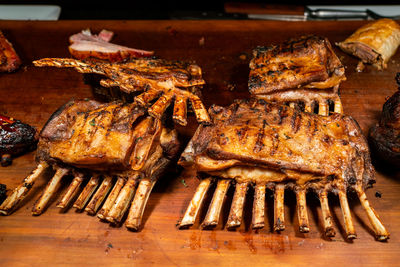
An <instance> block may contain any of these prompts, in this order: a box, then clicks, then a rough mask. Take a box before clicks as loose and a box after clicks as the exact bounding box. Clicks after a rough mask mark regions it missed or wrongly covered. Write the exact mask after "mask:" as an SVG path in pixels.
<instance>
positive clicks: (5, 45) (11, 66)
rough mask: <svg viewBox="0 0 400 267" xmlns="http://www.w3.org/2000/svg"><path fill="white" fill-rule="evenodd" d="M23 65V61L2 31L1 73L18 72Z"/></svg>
mask: <svg viewBox="0 0 400 267" xmlns="http://www.w3.org/2000/svg"><path fill="white" fill-rule="evenodd" d="M20 65H21V59H20V58H19V56H18V54H17V53H16V52H15V50H14V47H13V46H12V44H11V43H10V42H9V41H8V40H7V39H6V38H5V37H4V35H3V33H2V32H1V31H0V72H13V71H16V70H17V69H18V68H19V66H20Z"/></svg>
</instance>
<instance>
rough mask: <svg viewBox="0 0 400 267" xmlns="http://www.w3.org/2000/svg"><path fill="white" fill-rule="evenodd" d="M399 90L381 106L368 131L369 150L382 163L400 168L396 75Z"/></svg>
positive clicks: (399, 99)
mask: <svg viewBox="0 0 400 267" xmlns="http://www.w3.org/2000/svg"><path fill="white" fill-rule="evenodd" d="M396 80H397V84H398V85H399V90H398V91H397V92H396V93H394V94H393V95H392V96H391V97H390V98H389V99H388V100H387V101H386V102H385V104H383V108H382V116H381V119H380V121H379V123H377V124H376V125H375V126H373V127H372V128H371V129H370V131H369V141H370V144H371V147H372V148H371V149H373V151H374V152H376V153H377V155H378V157H379V158H381V159H382V160H383V161H384V162H386V163H389V164H391V165H393V167H395V168H399V167H400V73H397V75H396Z"/></svg>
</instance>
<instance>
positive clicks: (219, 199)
mask: <svg viewBox="0 0 400 267" xmlns="http://www.w3.org/2000/svg"><path fill="white" fill-rule="evenodd" d="M230 182H231V181H230V180H228V179H221V180H219V181H218V183H217V188H216V189H215V192H214V195H213V198H212V200H211V203H210V206H209V207H208V211H207V215H206V217H205V218H204V221H203V223H202V224H201V227H202V228H207V227H210V226H215V225H217V224H218V220H219V215H220V213H221V208H222V204H223V203H224V198H225V194H226V192H227V190H228V188H229V184H230Z"/></svg>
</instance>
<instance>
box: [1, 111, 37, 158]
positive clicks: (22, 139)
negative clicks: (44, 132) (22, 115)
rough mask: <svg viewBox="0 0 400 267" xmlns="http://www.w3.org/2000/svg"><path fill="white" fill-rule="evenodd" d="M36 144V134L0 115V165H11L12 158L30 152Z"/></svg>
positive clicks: (32, 130) (30, 128)
mask: <svg viewBox="0 0 400 267" xmlns="http://www.w3.org/2000/svg"><path fill="white" fill-rule="evenodd" d="M36 143H37V132H36V129H35V128H33V127H32V126H30V125H28V124H25V123H22V122H21V121H19V120H15V119H13V118H10V117H7V116H2V115H0V155H1V165H2V166H7V165H10V164H11V160H12V157H13V156H17V155H20V154H22V153H25V152H28V151H32V150H33V149H35V147H36Z"/></svg>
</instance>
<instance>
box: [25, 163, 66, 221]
mask: <svg viewBox="0 0 400 267" xmlns="http://www.w3.org/2000/svg"><path fill="white" fill-rule="evenodd" d="M68 172H69V169H64V168H57V169H56V173H55V174H54V176H53V178H51V180H50V181H49V183H48V184H47V186H46V189H45V190H44V191H43V193H42V195H41V196H40V198H39V199H38V200H37V201H36V203H35V205H34V206H33V208H32V215H40V214H42V212H43V211H44V208H45V207H46V204H47V203H48V202H49V200H50V198H51V196H52V195H53V194H54V192H56V191H57V189H58V187H59V186H60V184H61V183H60V182H61V178H63V177H64V175H66V174H67V173H68Z"/></svg>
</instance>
